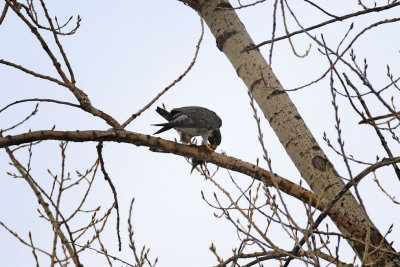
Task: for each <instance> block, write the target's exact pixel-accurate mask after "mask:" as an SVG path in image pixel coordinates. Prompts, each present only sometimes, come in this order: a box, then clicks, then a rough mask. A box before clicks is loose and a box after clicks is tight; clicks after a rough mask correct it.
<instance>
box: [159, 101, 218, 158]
mask: <svg viewBox="0 0 400 267" xmlns="http://www.w3.org/2000/svg"><path fill="white" fill-rule="evenodd" d="M156 111H157V113H158V114H160V115H161V116H162V117H163V118H164V119H166V120H167V121H168V122H166V123H160V124H153V125H154V126H163V127H162V128H161V129H160V130H158V131H157V132H155V133H154V134H159V133H162V132H164V131H167V130H169V129H172V128H174V129H175V130H177V131H178V132H179V134H180V136H181V142H182V143H185V144H188V143H191V139H192V137H194V136H201V137H202V138H203V144H204V145H205V146H206V147H207V148H208V149H210V150H212V151H213V150H215V149H216V148H217V146H218V145H219V144H220V143H221V132H220V130H219V128H220V127H221V125H222V121H221V118H220V117H218V115H217V114H216V113H215V112H214V111H212V110H209V109H206V108H203V107H196V106H190V107H182V108H174V109H172V110H171V112H168V111H166V110H165V109H163V108H160V107H157V109H156ZM207 140H208V142H210V145H209V144H208V143H207Z"/></svg>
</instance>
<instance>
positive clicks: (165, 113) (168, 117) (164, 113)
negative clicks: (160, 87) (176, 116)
mask: <svg viewBox="0 0 400 267" xmlns="http://www.w3.org/2000/svg"><path fill="white" fill-rule="evenodd" d="M156 112H157V113H158V114H160V115H161V117H163V118H164V119H166V120H167V121H170V120H171V119H172V118H171V113H169V112H168V111H166V110H165V109H163V108H160V107H157V109H156Z"/></svg>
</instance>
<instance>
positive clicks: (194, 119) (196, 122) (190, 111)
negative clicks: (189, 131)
mask: <svg viewBox="0 0 400 267" xmlns="http://www.w3.org/2000/svg"><path fill="white" fill-rule="evenodd" d="M171 114H172V116H173V117H175V116H176V115H179V116H180V115H182V114H184V115H186V116H187V118H185V120H183V119H182V120H181V123H182V124H185V125H181V126H174V127H185V128H204V129H209V130H216V129H219V128H220V127H221V126H222V121H221V119H220V117H218V115H217V114H216V113H215V112H214V111H212V110H209V109H206V108H203V107H196V106H190V107H182V108H175V109H173V110H172V111H171ZM175 114H176V115H175Z"/></svg>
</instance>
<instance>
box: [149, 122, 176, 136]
mask: <svg viewBox="0 0 400 267" xmlns="http://www.w3.org/2000/svg"><path fill="white" fill-rule="evenodd" d="M152 125H153V126H163V127H162V128H161V129H160V130H158V131H157V132H155V133H154V134H159V133H162V132H165V131H168V130H169V129H172V128H173V126H172V125H170V124H169V123H159V124H152Z"/></svg>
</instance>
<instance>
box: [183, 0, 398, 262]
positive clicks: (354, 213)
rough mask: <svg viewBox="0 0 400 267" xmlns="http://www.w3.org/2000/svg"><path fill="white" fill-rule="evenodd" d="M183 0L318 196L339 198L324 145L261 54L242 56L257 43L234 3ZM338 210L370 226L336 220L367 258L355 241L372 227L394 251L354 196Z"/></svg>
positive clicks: (377, 240) (376, 238)
mask: <svg viewBox="0 0 400 267" xmlns="http://www.w3.org/2000/svg"><path fill="white" fill-rule="evenodd" d="M181 1H182V2H184V3H186V4H188V5H189V6H191V7H192V8H193V9H195V10H196V11H198V12H199V13H200V14H201V16H202V18H203V19H204V20H205V22H206V23H207V25H208V27H209V28H210V30H211V32H212V34H213V35H214V36H215V39H216V42H217V47H218V49H220V50H221V51H222V52H223V53H225V55H226V56H227V57H228V59H229V60H230V62H231V63H232V65H233V67H234V68H235V70H236V73H237V75H238V76H239V77H240V78H241V79H242V80H243V81H244V83H245V84H246V86H247V88H248V90H249V91H250V92H251V94H252V95H253V97H254V99H255V100H256V102H257V104H258V105H259V107H260V108H261V110H262V112H263V113H264V116H265V118H266V119H267V120H268V121H269V123H270V125H271V127H272V128H273V129H274V131H275V133H276V135H277V136H278V138H279V140H280V142H281V143H282V145H283V147H284V148H285V149H286V151H287V153H288V155H289V156H290V158H291V160H292V161H293V162H294V164H295V165H296V167H297V169H298V170H299V172H300V174H301V176H302V177H303V178H304V179H305V180H306V181H307V183H308V184H309V186H310V187H311V189H312V190H313V192H314V193H315V194H316V195H317V196H318V197H321V198H323V199H324V200H326V201H330V200H331V199H333V198H334V197H335V195H336V194H338V193H339V192H340V190H341V189H342V188H343V187H344V183H343V181H342V179H341V178H340V177H339V175H338V173H337V172H336V170H335V168H334V167H333V165H332V164H331V163H330V161H329V160H328V158H327V157H326V155H325V154H324V152H323V151H322V149H321V148H320V146H319V145H318V143H317V141H316V140H315V138H314V137H313V135H312V134H311V132H310V130H309V129H308V127H307V125H306V124H305V122H304V120H303V119H302V117H301V116H300V114H299V113H298V111H297V109H296V107H295V105H294V104H293V103H292V101H291V100H290V98H289V96H288V94H287V93H286V92H285V90H284V88H283V87H282V85H281V84H280V82H279V80H278V79H277V77H276V76H275V75H274V73H273V72H272V70H271V68H270V67H269V65H268V64H267V62H266V60H265V59H264V57H263V56H262V54H261V53H260V51H259V50H258V49H256V50H251V51H248V52H242V51H243V49H244V48H246V47H248V46H249V45H252V44H254V43H253V41H252V39H251V37H250V36H249V34H248V33H247V31H246V28H245V27H244V25H243V24H242V22H241V21H240V19H239V18H238V16H237V15H236V13H235V10H233V9H229V8H230V7H231V5H230V3H229V2H228V1H226V0H208V1H207V0H181ZM219 7H220V8H219ZM221 8H222V9H221ZM335 208H336V209H339V210H341V211H342V212H343V213H344V214H346V215H347V216H349V217H350V218H351V219H352V221H355V222H358V223H361V225H364V227H365V228H364V229H362V231H358V230H357V229H354V227H352V225H349V224H346V225H344V224H343V223H341V221H340V220H339V219H337V218H332V217H331V219H332V221H333V222H335V224H336V225H337V227H338V228H339V230H340V231H341V233H342V234H343V235H344V236H345V237H348V238H347V241H348V243H349V244H350V245H351V247H352V248H353V250H354V251H355V252H356V253H357V254H358V256H359V257H360V258H361V259H362V258H363V256H365V255H364V254H365V247H364V244H362V243H359V242H354V241H352V240H354V239H358V240H364V241H365V240H366V236H367V232H369V231H367V228H368V227H369V230H370V240H371V245H373V246H376V247H381V246H384V247H386V248H387V249H389V250H392V251H393V249H392V248H391V246H390V245H389V244H388V242H386V240H385V239H384V237H383V236H382V235H381V234H380V233H379V231H378V229H377V228H376V227H375V226H374V225H373V223H372V222H371V221H370V220H369V218H368V215H367V214H366V213H365V212H364V210H363V209H362V207H361V206H360V204H359V203H358V202H357V200H356V199H355V197H354V196H353V195H352V194H351V193H350V192H348V193H346V194H345V195H344V196H343V197H342V198H341V199H340V200H339V201H338V202H337V204H336V205H335ZM382 241H383V242H382ZM368 251H370V252H371V251H372V249H368ZM366 256H367V257H366V259H367V261H368V262H374V261H375V260H377V259H378V258H379V256H382V253H376V252H375V253H372V254H370V255H366ZM385 257H386V259H385ZM378 261H379V262H380V263H383V262H385V261H389V262H390V261H391V260H389V259H388V258H387V255H386V256H383V258H381V259H378ZM364 263H365V262H364Z"/></svg>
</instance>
